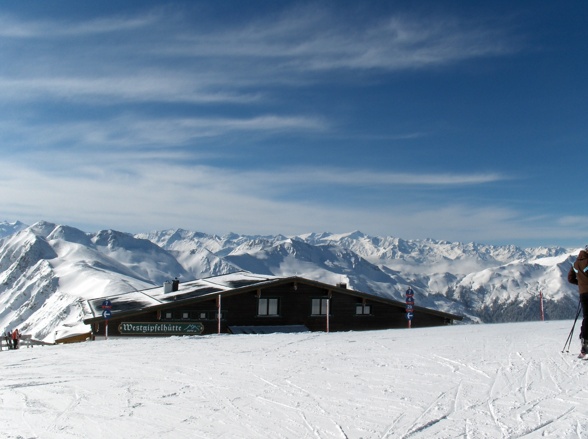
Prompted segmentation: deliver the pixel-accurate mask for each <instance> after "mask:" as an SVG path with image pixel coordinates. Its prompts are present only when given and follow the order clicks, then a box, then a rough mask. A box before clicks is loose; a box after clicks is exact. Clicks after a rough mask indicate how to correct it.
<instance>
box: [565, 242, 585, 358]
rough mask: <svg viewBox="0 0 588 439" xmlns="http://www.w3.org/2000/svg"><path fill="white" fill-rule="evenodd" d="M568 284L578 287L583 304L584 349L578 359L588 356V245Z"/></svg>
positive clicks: (582, 339) (571, 270) (574, 266)
mask: <svg viewBox="0 0 588 439" xmlns="http://www.w3.org/2000/svg"><path fill="white" fill-rule="evenodd" d="M568 282H570V283H572V284H574V285H578V292H579V293H580V303H581V304H582V318H583V319H582V327H581V329H580V340H581V342H582V349H581V350H580V355H579V356H578V357H580V358H584V357H587V356H588V245H587V246H586V247H585V249H584V250H581V251H580V253H579V254H578V257H577V258H576V261H575V262H574V264H573V265H572V268H570V271H569V273H568Z"/></svg>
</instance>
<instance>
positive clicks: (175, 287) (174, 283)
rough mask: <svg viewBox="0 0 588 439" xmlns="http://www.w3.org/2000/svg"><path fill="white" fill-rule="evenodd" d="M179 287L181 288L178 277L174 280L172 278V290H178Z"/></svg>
mask: <svg viewBox="0 0 588 439" xmlns="http://www.w3.org/2000/svg"><path fill="white" fill-rule="evenodd" d="M179 288H180V281H179V279H178V278H177V277H176V278H175V279H174V280H172V291H178V289H179Z"/></svg>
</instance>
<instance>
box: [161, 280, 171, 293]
mask: <svg viewBox="0 0 588 439" xmlns="http://www.w3.org/2000/svg"><path fill="white" fill-rule="evenodd" d="M171 291H172V283H171V282H170V281H169V280H166V281H165V282H164V283H163V294H167V293H171Z"/></svg>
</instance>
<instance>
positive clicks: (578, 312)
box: [561, 301, 582, 353]
mask: <svg viewBox="0 0 588 439" xmlns="http://www.w3.org/2000/svg"><path fill="white" fill-rule="evenodd" d="M581 309H582V302H581V301H578V311H576V318H575V319H574V324H573V325H572V329H571V331H570V334H569V335H568V339H567V340H566V342H565V343H564V347H563V350H562V351H561V352H562V353H563V352H564V351H565V352H570V346H571V345H572V337H573V336H574V328H575V327H576V322H577V321H578V317H579V316H580V310H581ZM566 345H567V346H568V350H567V351H566Z"/></svg>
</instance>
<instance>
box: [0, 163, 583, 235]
mask: <svg viewBox="0 0 588 439" xmlns="http://www.w3.org/2000/svg"><path fill="white" fill-rule="evenodd" d="M120 158H121V161H120V163H119V166H118V167H114V166H106V167H105V166H102V164H103V163H101V162H100V161H96V162H95V163H87V164H86V168H84V171H85V172H83V173H80V172H69V173H68V172H51V171H48V170H40V169H34V168H31V167H29V166H24V165H22V164H14V163H10V162H3V163H1V164H0V176H1V177H0V197H1V198H2V199H3V200H5V203H4V204H3V215H5V216H6V217H9V218H10V217H13V218H19V219H21V220H23V221H37V220H39V219H47V220H50V221H56V222H62V223H66V224H70V225H78V226H79V227H81V226H82V225H84V226H85V227H91V228H92V229H90V231H92V230H97V229H99V228H118V229H119V230H124V231H131V232H132V231H146V230H152V229H162V228H168V227H184V228H190V229H193V228H194V227H198V229H199V230H201V231H204V232H208V233H227V232H228V231H235V228H237V229H238V231H239V232H240V233H259V234H268V233H285V234H297V233H304V232H308V231H322V230H325V231H333V232H345V231H350V230H354V229H360V230H363V231H366V232H367V233H370V234H379V235H392V236H400V237H405V238H427V237H433V238H437V239H448V240H472V241H478V242H480V241H484V240H501V239H503V240H515V239H524V238H528V239H537V238H538V237H542V238H543V239H547V238H548V237H558V238H559V239H562V238H566V237H567V238H572V237H573V235H574V234H575V231H574V230H572V229H571V228H570V227H567V226H566V225H561V224H558V219H557V218H555V217H554V218H551V219H549V218H541V219H540V220H537V221H533V220H532V219H529V218H528V217H526V216H525V215H523V214H522V213H521V212H518V211H517V210H514V209H510V208H506V207H504V206H498V205H487V204H485V203H480V204H477V203H469V204H464V203H460V202H457V201H453V200H451V199H447V198H445V197H443V196H442V194H441V195H440V197H439V200H438V201H437V202H431V201H429V200H428V201H427V202H426V203H420V202H418V201H417V200H412V201H409V202H401V201H398V202H397V203H394V204H392V205H389V204H377V205H372V206H371V207H370V209H369V212H366V210H365V207H364V206H361V205H354V204H344V205H342V204H338V203H335V204H332V205H328V206H326V205H325V204H324V203H319V202H317V201H315V200H313V199H312V198H311V199H308V200H304V201H300V200H289V199H287V198H275V197H273V196H272V190H271V188H267V189H266V190H261V188H263V187H264V185H265V186H271V185H272V184H274V183H275V181H277V179H278V176H277V175H276V176H274V177H269V176H267V175H265V176H261V177H260V176H259V175H257V176H256V175H251V174H248V173H243V172H238V171H237V172H235V171H231V170H228V169H222V168H214V167H208V166H193V167H186V166H183V165H181V164H167V165H165V166H162V165H161V164H160V163H157V162H156V161H153V162H145V161H139V162H138V163H135V164H133V166H132V167H130V168H129V167H128V166H126V165H128V160H127V159H128V158H129V157H128V156H125V155H124V154H121V156H120ZM54 159H56V160H57V161H59V160H60V158H59V157H56V158H54ZM110 159H112V157H111V158H110ZM110 159H109V160H110ZM66 165H67V163H65V164H64V167H65V166H66ZM69 165H70V166H76V162H75V161H74V162H73V165H72V164H71V163H70V164H69ZM343 171H344V170H343ZM256 178H257V179H256ZM47 194H51V196H47ZM6 200H8V201H6ZM368 213H369V214H368ZM236 218H237V219H236ZM261 218H263V221H261V220H260V219H261ZM170 221H171V223H170ZM195 225H197V226H195Z"/></svg>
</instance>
